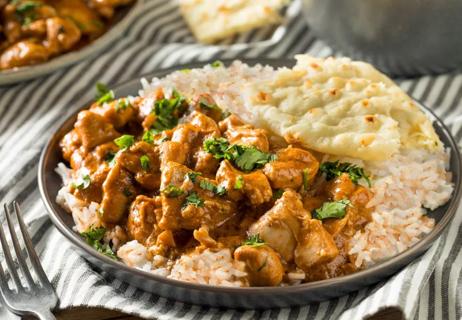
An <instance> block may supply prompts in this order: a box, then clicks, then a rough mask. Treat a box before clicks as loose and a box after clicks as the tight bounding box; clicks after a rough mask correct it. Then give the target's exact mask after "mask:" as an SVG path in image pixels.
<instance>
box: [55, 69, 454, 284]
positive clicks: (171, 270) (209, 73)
mask: <svg viewBox="0 0 462 320" xmlns="http://www.w3.org/2000/svg"><path fill="white" fill-rule="evenodd" d="M273 71H274V70H273V68H271V67H262V66H255V67H249V66H247V65H245V64H243V63H241V62H234V63H233V64H232V65H231V66H230V67H229V68H228V69H225V68H222V67H219V68H212V67H211V66H206V67H204V68H203V69H193V70H184V71H178V72H174V73H172V74H170V75H168V76H166V77H165V78H163V79H157V78H154V79H153V80H152V82H151V83H149V82H148V81H147V80H146V79H142V85H143V90H141V91H140V95H141V96H144V97H149V95H150V94H152V93H153V92H155V91H156V90H157V88H161V87H162V88H164V89H165V90H164V92H165V93H166V95H170V93H171V90H173V88H175V89H177V90H178V91H180V92H182V94H184V95H185V96H187V97H189V98H191V97H193V96H196V95H197V94H200V93H210V94H211V95H212V96H213V97H214V99H215V100H216V101H217V103H218V104H219V105H220V106H221V107H223V108H225V109H227V108H228V106H231V105H233V106H234V107H233V110H234V111H235V112H236V110H238V111H239V112H237V113H238V114H239V115H240V116H241V117H243V118H244V119H246V118H247V119H248V118H249V117H251V115H250V114H249V113H248V112H246V110H245V108H244V107H243V106H244V105H245V104H244V102H245V97H243V96H242V94H241V92H242V91H241V90H240V88H241V86H242V85H243V84H245V83H246V82H247V81H252V80H259V79H264V78H268V77H271V76H272V75H273ZM153 103H154V101H153V100H149V99H147V101H146V102H145V105H144V106H143V107H142V112H144V113H146V114H147V113H149V112H150V111H151V108H152V104H153ZM236 106H238V108H236ZM240 106H242V107H240ZM239 108H240V109H239ZM329 159H332V157H329ZM448 159H449V157H448V154H447V153H446V152H444V151H443V150H441V151H440V152H436V153H430V152H428V151H423V150H408V151H406V152H401V154H397V155H395V156H394V157H393V158H392V159H390V160H387V161H382V162H363V161H361V160H357V159H341V160H342V161H348V162H352V163H355V164H357V165H361V166H363V167H364V169H365V170H366V172H368V173H369V174H370V175H371V178H372V179H371V180H372V191H373V193H374V196H373V198H372V199H371V201H370V203H369V204H368V206H369V207H371V208H372V207H373V208H374V209H373V213H372V221H371V222H370V223H369V224H367V225H366V227H365V228H364V230H363V231H358V232H357V233H356V234H355V235H354V237H353V238H352V239H351V241H350V244H349V245H350V251H349V253H350V254H352V255H356V260H355V264H356V265H357V266H358V267H359V266H363V267H367V266H370V265H372V264H374V263H377V262H379V261H382V260H384V259H386V258H388V257H391V256H393V255H396V254H398V253H400V252H402V251H404V250H406V249H407V248H409V247H411V246H412V245H414V244H415V243H416V242H418V241H419V240H420V239H421V238H422V236H423V235H424V234H426V233H428V232H430V231H431V230H432V228H433V226H434V221H433V219H431V218H429V217H427V216H426V209H425V208H428V209H430V210H433V209H435V208H437V207H438V206H440V205H442V204H444V203H445V202H446V201H447V200H448V199H449V198H450V196H451V193H452V191H453V185H452V184H451V182H450V181H451V176H450V174H448V173H447V171H446V170H447V169H448ZM56 172H57V173H59V174H60V175H61V177H62V179H63V184H64V187H63V188H62V189H61V190H60V191H59V193H58V196H57V199H56V201H57V202H58V203H59V204H60V205H62V206H63V207H64V208H66V209H67V210H69V211H71V212H72V216H73V218H74V221H75V223H76V230H77V231H80V232H81V231H85V230H86V229H87V228H89V227H90V226H92V225H95V226H98V225H100V221H99V218H98V214H97V210H98V208H99V205H98V204H97V203H91V204H90V205H89V206H85V204H84V203H82V201H80V200H78V199H77V198H75V197H74V196H73V195H72V194H71V193H70V192H69V187H68V185H69V183H70V182H71V179H72V177H71V175H70V169H68V168H66V167H65V165H63V164H59V165H58V168H57V169H56ZM114 237H116V236H114ZM111 240H112V242H113V243H114V240H116V239H111ZM147 250H148V249H147V248H146V247H144V246H143V245H141V244H139V243H138V242H136V241H130V242H128V243H126V244H125V245H123V246H121V247H120V248H119V249H118V251H117V255H118V257H119V258H120V259H121V260H122V261H124V262H125V263H126V264H127V265H130V266H133V267H136V268H140V269H143V270H147V271H151V272H153V273H156V274H159V275H163V276H167V277H170V278H173V279H179V280H185V281H192V282H196V283H202V284H211V285H225V286H244V285H247V284H246V282H245V281H244V278H245V275H246V274H245V272H244V266H243V264H242V263H241V262H237V261H234V259H233V258H232V256H231V253H230V251H229V250H228V249H223V250H219V251H211V250H205V251H202V252H196V251H193V252H191V253H189V254H184V255H183V256H182V257H181V258H180V259H178V260H176V261H174V262H171V261H167V259H166V258H164V257H161V256H154V258H153V259H152V260H151V261H149V259H148V258H147ZM302 276H303V277H304V275H302V274H301V273H297V272H291V273H289V274H288V278H289V282H290V283H291V284H297V283H300V282H301V280H302Z"/></svg>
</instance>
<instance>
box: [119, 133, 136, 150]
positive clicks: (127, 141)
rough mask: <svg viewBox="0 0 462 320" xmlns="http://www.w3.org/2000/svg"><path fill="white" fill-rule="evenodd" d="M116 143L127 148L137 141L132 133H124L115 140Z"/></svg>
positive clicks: (122, 147)
mask: <svg viewBox="0 0 462 320" xmlns="http://www.w3.org/2000/svg"><path fill="white" fill-rule="evenodd" d="M114 143H115V144H116V145H117V146H118V147H119V148H120V149H121V150H126V149H128V148H130V146H132V145H133V144H134V143H135V137H134V136H132V135H130V134H124V135H123V136H120V137H118V138H117V139H115V140H114Z"/></svg>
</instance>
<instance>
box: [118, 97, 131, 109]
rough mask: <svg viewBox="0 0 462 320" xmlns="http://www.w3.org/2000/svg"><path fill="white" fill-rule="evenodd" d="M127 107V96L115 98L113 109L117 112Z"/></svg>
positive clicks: (128, 103) (128, 105)
mask: <svg viewBox="0 0 462 320" xmlns="http://www.w3.org/2000/svg"><path fill="white" fill-rule="evenodd" d="M128 107H131V104H130V101H128V99H127V98H122V99H119V100H117V103H116V105H115V111H116V112H119V111H120V110H125V109H127V108H128Z"/></svg>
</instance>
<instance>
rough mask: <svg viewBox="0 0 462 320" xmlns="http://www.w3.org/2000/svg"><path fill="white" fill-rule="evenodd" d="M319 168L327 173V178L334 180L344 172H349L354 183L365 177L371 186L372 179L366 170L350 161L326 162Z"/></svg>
mask: <svg viewBox="0 0 462 320" xmlns="http://www.w3.org/2000/svg"><path fill="white" fill-rule="evenodd" d="M319 170H320V171H321V172H324V173H325V174H326V179H327V180H332V179H334V178H336V177H338V176H340V175H341V174H342V173H348V176H349V177H350V179H351V181H353V183H355V184H358V183H359V180H361V179H364V180H365V181H366V182H367V185H368V186H369V187H370V186H371V181H370V180H369V177H368V176H367V174H366V173H365V172H364V169H363V168H361V167H358V166H356V165H353V164H351V163H348V162H339V161H335V162H324V163H322V164H321V166H320V167H319Z"/></svg>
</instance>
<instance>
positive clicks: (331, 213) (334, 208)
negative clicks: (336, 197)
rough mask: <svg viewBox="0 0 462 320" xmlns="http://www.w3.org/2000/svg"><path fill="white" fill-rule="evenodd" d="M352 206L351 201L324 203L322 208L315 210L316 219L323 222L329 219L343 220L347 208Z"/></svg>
mask: <svg viewBox="0 0 462 320" xmlns="http://www.w3.org/2000/svg"><path fill="white" fill-rule="evenodd" d="M350 205H351V202H350V200H347V199H344V200H340V201H332V202H324V204H323V205H322V207H321V208H318V209H316V210H314V215H313V216H314V218H316V219H319V220H323V219H328V218H343V217H344V216H345V214H346V208H347V207H348V206H350Z"/></svg>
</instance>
